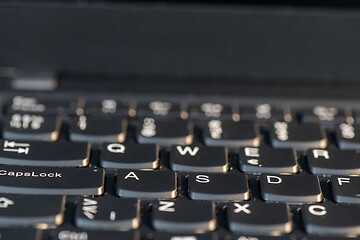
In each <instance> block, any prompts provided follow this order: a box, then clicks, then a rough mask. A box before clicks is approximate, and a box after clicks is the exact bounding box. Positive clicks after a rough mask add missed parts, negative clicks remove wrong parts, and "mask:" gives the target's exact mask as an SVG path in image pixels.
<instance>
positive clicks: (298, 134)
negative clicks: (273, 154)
mask: <svg viewBox="0 0 360 240" xmlns="http://www.w3.org/2000/svg"><path fill="white" fill-rule="evenodd" d="M270 138H271V143H272V145H273V147H276V148H295V149H296V150H307V149H309V148H326V146H327V142H328V141H327V138H326V132H325V130H324V129H323V128H322V127H321V126H320V125H318V124H315V123H307V124H301V125H299V124H296V123H286V122H274V123H273V125H272V127H271V130H270Z"/></svg>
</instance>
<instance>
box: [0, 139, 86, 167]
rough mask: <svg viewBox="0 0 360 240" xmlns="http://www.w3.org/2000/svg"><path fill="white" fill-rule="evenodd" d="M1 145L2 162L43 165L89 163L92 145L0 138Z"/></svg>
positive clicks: (72, 165)
mask: <svg viewBox="0 0 360 240" xmlns="http://www.w3.org/2000/svg"><path fill="white" fill-rule="evenodd" d="M0 146H2V148H0V164H7V165H22V166H43V167H46V166H49V167H83V166H87V165H88V164H89V158H90V156H89V155H90V145H89V144H87V143H70V142H66V141H58V142H41V141H26V142H24V141H12V140H0Z"/></svg>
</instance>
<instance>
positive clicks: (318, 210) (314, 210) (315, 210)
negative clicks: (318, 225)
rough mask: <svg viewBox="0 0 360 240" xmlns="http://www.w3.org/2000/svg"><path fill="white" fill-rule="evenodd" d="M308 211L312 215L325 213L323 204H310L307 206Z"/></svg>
mask: <svg viewBox="0 0 360 240" xmlns="http://www.w3.org/2000/svg"><path fill="white" fill-rule="evenodd" d="M309 212H310V213H311V214H312V215H315V216H324V215H326V213H327V211H326V208H325V207H324V206H321V205H312V206H310V207H309Z"/></svg>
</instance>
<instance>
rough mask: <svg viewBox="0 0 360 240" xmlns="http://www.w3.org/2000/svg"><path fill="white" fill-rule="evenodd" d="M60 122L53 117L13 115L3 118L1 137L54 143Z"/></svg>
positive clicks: (57, 135)
mask: <svg viewBox="0 0 360 240" xmlns="http://www.w3.org/2000/svg"><path fill="white" fill-rule="evenodd" d="M60 128H61V120H60V118H57V117H55V116H44V115H34V114H28V113H26V114H20V113H14V114H12V115H10V116H7V117H5V118H4V129H3V137H4V138H8V139H14V140H17V139H22V140H41V141H56V140H57V139H58V138H59V133H60Z"/></svg>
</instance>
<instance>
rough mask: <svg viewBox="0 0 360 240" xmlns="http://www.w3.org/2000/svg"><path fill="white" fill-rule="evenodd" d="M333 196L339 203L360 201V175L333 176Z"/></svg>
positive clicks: (357, 202) (356, 202)
mask: <svg viewBox="0 0 360 240" xmlns="http://www.w3.org/2000/svg"><path fill="white" fill-rule="evenodd" d="M330 182H331V189H332V193H333V198H334V200H335V201H336V202H338V203H354V204H359V203H360V177H347V176H332V177H331V181H330Z"/></svg>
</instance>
